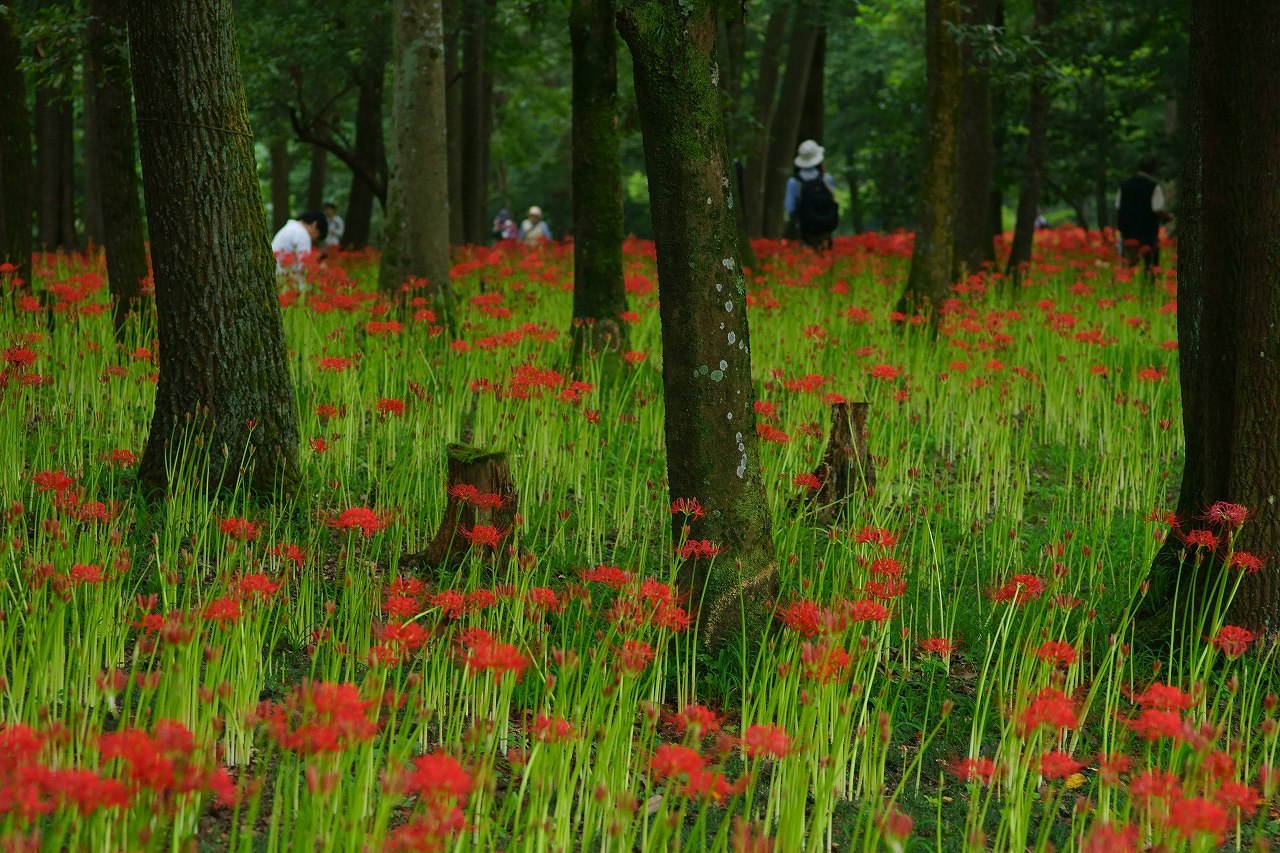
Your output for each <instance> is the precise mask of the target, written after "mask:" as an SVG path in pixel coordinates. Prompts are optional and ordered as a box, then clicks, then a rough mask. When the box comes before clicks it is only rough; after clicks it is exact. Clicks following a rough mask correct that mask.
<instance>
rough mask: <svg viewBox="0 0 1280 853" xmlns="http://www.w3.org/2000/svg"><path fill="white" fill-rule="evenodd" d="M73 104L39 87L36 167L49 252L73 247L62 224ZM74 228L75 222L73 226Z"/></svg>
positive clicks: (41, 221)
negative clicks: (64, 182)
mask: <svg viewBox="0 0 1280 853" xmlns="http://www.w3.org/2000/svg"><path fill="white" fill-rule="evenodd" d="M73 129H74V128H73V127H72V123H71V111H70V104H69V103H67V102H66V96H65V95H64V94H63V93H62V92H60V91H58V90H56V89H52V88H50V87H48V86H40V87H38V88H37V89H36V170H37V172H38V174H39V177H38V180H39V190H40V194H39V208H38V211H37V212H38V214H39V226H40V247H41V248H42V249H44V250H45V251H47V252H52V251H55V250H57V249H66V250H70V249H72V248H73V246H72V245H71V244H70V243H68V242H65V241H64V240H65V236H66V233H67V228H66V226H65V224H64V223H63V212H64V203H63V202H64V196H65V194H64V192H63V186H62V182H63V179H64V178H65V177H66V170H65V169H64V168H63V158H64V157H65V155H66V149H67V137H68V136H69V135H70V134H71V133H72V131H73ZM72 227H74V225H73V226H72Z"/></svg>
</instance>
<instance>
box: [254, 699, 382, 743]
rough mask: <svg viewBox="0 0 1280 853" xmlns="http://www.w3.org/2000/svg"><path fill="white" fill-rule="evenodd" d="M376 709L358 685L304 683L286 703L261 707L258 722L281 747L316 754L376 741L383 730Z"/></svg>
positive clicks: (375, 703) (376, 704) (376, 705)
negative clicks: (363, 696)
mask: <svg viewBox="0 0 1280 853" xmlns="http://www.w3.org/2000/svg"><path fill="white" fill-rule="evenodd" d="M377 707H378V700H377V699H363V698H361V696H360V688H359V687H358V686H356V685H355V684H348V683H340V684H335V683H332V682H328V681H304V682H303V683H302V684H301V685H299V686H298V687H297V688H296V689H295V690H294V691H293V692H292V693H290V694H289V696H287V697H286V698H285V700H284V701H283V702H281V703H279V704H274V703H263V704H262V705H260V706H259V707H258V719H259V720H260V721H261V722H262V724H263V725H264V726H265V727H266V730H267V735H268V736H269V737H270V738H271V739H272V740H274V741H275V742H276V743H278V744H279V745H280V746H281V747H282V748H284V749H288V750H292V751H294V752H300V753H302V754H304V755H316V754H323V753H330V752H341V751H343V750H345V749H348V748H350V747H352V746H354V745H356V744H360V743H367V742H369V741H371V740H373V738H374V737H375V736H376V735H377V734H378V731H379V729H380V728H381V724H380V723H379V722H378V719H377Z"/></svg>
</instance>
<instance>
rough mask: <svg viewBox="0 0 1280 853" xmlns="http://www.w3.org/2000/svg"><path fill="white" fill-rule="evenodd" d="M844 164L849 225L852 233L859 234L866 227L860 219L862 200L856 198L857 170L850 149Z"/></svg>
mask: <svg viewBox="0 0 1280 853" xmlns="http://www.w3.org/2000/svg"><path fill="white" fill-rule="evenodd" d="M845 164H846V165H845V169H846V170H847V171H848V173H849V174H848V179H849V227H850V228H852V229H853V233H854V234H861V233H862V232H863V231H864V230H866V227H865V224H864V222H863V219H862V200H861V199H859V198H858V170H857V169H856V168H855V165H856V163H855V160H854V158H853V152H852V151H850V152H849V154H848V159H847V160H846V161H845Z"/></svg>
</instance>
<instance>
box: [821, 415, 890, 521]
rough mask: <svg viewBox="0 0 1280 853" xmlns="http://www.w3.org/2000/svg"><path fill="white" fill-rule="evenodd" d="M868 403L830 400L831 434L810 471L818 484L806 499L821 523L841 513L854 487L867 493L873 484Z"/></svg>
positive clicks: (847, 504) (874, 472)
mask: <svg viewBox="0 0 1280 853" xmlns="http://www.w3.org/2000/svg"><path fill="white" fill-rule="evenodd" d="M869 409H870V404H869V403H833V404H832V405H831V434H830V436H829V437H828V438H827V449H826V451H825V452H824V453H823V455H822V461H821V462H820V463H818V467H817V468H814V469H813V475H814V476H815V477H817V478H818V482H819V483H821V484H822V485H821V486H820V487H819V488H818V489H816V490H814V491H812V492H811V493H810V494H809V495H808V497H807V499H806V500H807V502H808V503H809V505H810V506H811V507H813V509H814V511H815V512H816V513H817V516H818V518H819V520H820V521H821V522H822V523H823V524H830V523H831V522H832V521H834V520H835V519H836V518H842V517H844V516H845V515H846V514H847V513H848V510H849V506H850V498H852V497H853V495H854V493H855V491H857V492H861V493H864V494H868V495H870V494H871V493H872V492H874V491H875V487H876V468H875V463H874V462H872V460H871V448H870V446H869V444H868V442H867V411H868V410H869Z"/></svg>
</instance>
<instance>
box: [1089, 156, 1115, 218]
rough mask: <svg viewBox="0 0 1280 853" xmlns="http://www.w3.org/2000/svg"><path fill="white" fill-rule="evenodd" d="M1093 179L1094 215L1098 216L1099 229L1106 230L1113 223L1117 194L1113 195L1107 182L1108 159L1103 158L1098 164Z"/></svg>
mask: <svg viewBox="0 0 1280 853" xmlns="http://www.w3.org/2000/svg"><path fill="white" fill-rule="evenodd" d="M1095 168H1096V171H1095V172H1094V179H1093V207H1094V215H1096V216H1097V217H1098V231H1105V230H1106V229H1107V226H1109V225H1110V224H1111V211H1112V210H1114V209H1115V208H1114V203H1115V196H1114V195H1112V190H1111V186H1110V184H1109V183H1108V182H1107V161H1106V160H1101V161H1099V162H1098V163H1097V165H1096V167H1095Z"/></svg>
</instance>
